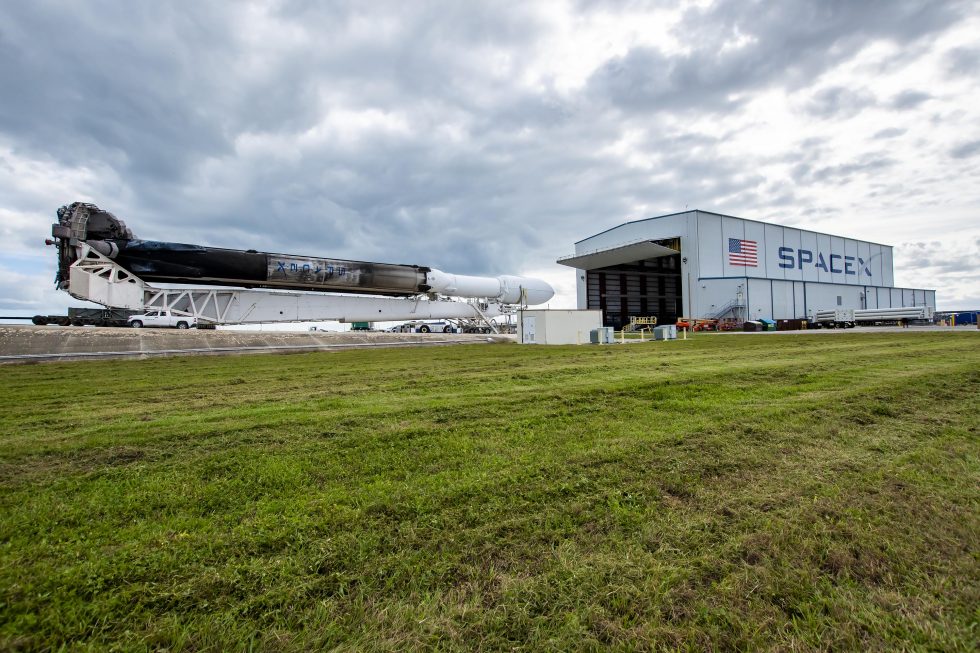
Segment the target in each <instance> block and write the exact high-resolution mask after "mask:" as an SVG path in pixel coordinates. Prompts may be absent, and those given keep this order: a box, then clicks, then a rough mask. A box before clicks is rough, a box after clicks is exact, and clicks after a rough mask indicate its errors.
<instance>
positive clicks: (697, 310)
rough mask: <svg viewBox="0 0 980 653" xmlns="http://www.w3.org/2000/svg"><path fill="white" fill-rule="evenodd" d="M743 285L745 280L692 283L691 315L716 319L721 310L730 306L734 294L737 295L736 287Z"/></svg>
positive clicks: (708, 280)
mask: <svg viewBox="0 0 980 653" xmlns="http://www.w3.org/2000/svg"><path fill="white" fill-rule="evenodd" d="M744 284H745V279H701V280H699V281H697V282H693V281H692V282H691V292H692V293H693V294H694V306H693V308H692V313H693V314H694V316H696V317H711V318H714V317H716V316H717V315H718V313H719V312H720V311H721V310H722V309H723V308H725V307H726V306H728V305H729V304H731V302H732V300H733V299H735V296H736V293H738V287H739V286H744ZM685 290H686V289H685ZM743 291H744V287H743Z"/></svg>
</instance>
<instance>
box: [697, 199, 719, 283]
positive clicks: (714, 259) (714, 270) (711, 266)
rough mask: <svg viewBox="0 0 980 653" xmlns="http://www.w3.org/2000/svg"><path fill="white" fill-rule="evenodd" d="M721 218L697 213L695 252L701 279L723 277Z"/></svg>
mask: <svg viewBox="0 0 980 653" xmlns="http://www.w3.org/2000/svg"><path fill="white" fill-rule="evenodd" d="M721 220H722V218H721V216H720V215H713V214H710V213H702V212H701V211H698V213H697V251H698V264H699V266H700V268H699V271H700V274H699V276H701V277H708V278H711V277H723V276H725V268H724V265H723V263H724V260H725V258H724V256H723V255H722V252H724V251H725V245H723V244H722V238H723V235H722V225H721Z"/></svg>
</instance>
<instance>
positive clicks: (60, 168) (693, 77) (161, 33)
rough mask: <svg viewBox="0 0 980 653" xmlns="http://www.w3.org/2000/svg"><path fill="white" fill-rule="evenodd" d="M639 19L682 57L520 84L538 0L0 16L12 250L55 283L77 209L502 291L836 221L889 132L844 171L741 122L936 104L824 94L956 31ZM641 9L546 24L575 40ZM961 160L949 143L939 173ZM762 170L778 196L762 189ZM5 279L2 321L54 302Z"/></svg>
mask: <svg viewBox="0 0 980 653" xmlns="http://www.w3.org/2000/svg"><path fill="white" fill-rule="evenodd" d="M645 6H646V7H647V8H649V9H650V10H664V9H668V10H669V9H672V8H676V9H677V10H678V12H679V13H678V14H677V20H676V23H675V24H673V27H671V28H670V31H671V34H672V35H673V36H674V37H675V38H676V39H677V40H678V42H680V43H683V44H684V46H685V47H683V48H680V49H675V50H671V49H669V48H661V47H659V46H658V45H656V44H651V43H632V44H629V45H628V47H625V48H618V49H616V48H613V50H611V51H610V54H608V55H606V56H604V57H603V58H600V59H599V60H597V61H596V62H595V64H594V66H593V67H592V69H591V70H588V71H586V73H585V74H583V75H582V81H581V84H579V85H574V84H572V85H570V86H568V85H566V86H562V85H560V84H558V83H556V82H555V80H554V78H553V76H550V75H549V74H544V75H541V74H539V71H537V69H536V68H535V66H536V65H537V64H535V61H536V57H537V56H539V55H540V53H541V50H542V48H544V47H545V45H544V44H546V43H548V42H549V39H551V38H553V37H554V36H555V34H556V33H558V27H557V25H558V24H559V23H560V22H561V21H556V20H555V17H554V16H553V15H551V14H549V12H548V11H547V10H546V8H545V7H544V6H543V5H542V6H537V5H534V4H532V3H517V2H514V3H452V2H422V3H396V2H388V3H355V2H330V3H309V2H299V1H289V2H278V3H226V4H223V3H213V4H212V3H193V4H180V5H171V4H168V3H152V2H111V1H109V2H101V3H88V2H46V1H39V2H8V3H3V5H0V83H2V84H3V88H5V89H11V90H13V92H6V93H5V94H4V99H3V101H2V102H0V170H2V171H3V172H4V173H5V174H4V175H0V197H2V198H4V199H3V200H2V201H0V210H4V209H6V210H7V211H8V212H9V213H10V215H12V216H13V215H16V216H19V217H18V220H20V222H17V223H16V224H17V227H16V229H13V230H12V232H13V233H12V234H11V236H10V237H11V241H10V242H12V243H14V245H11V246H16V248H17V251H18V252H20V253H22V254H23V255H24V256H26V257H27V260H33V261H36V262H37V264H38V265H49V262H48V258H51V257H50V256H48V253H47V252H45V251H43V248H42V247H40V246H39V245H38V243H39V241H40V239H42V238H43V237H44V235H45V231H46V230H47V224H48V222H49V220H50V218H51V217H52V216H53V211H54V210H55V209H56V208H57V207H58V206H59V205H61V204H64V203H66V202H70V201H73V200H77V199H86V200H88V201H94V202H95V203H97V204H99V205H100V206H103V207H104V208H106V209H108V210H111V211H114V212H115V213H117V214H118V215H120V216H121V217H123V218H124V219H126V220H127V222H128V223H129V224H130V225H131V226H132V227H133V228H134V230H136V232H137V233H138V234H139V235H141V236H144V237H147V238H159V239H164V240H171V241H186V242H199V243H202V244H209V245H215V246H227V247H243V248H248V247H254V248H257V249H266V250H274V251H286V252H297V253H310V254H326V255H332V256H343V257H350V258H358V259H362V260H379V261H392V262H406V263H418V264H425V265H433V266H438V267H440V268H442V269H447V270H452V271H454V272H460V273H470V274H500V273H510V272H519V271H521V270H525V269H540V268H544V267H546V266H548V265H549V264H551V263H552V262H553V261H554V259H555V258H556V257H557V256H559V255H562V254H566V253H568V251H570V248H571V244H572V242H573V241H575V240H577V239H579V238H581V237H584V236H586V235H589V234H590V233H593V232H595V231H598V230H600V229H603V228H606V227H608V226H611V225H612V224H616V223H618V222H621V221H622V220H624V219H625V218H627V217H628V216H632V217H639V215H638V213H639V214H640V215H643V214H654V213H657V212H661V211H662V212H667V211H672V210H677V209H680V208H683V207H684V206H685V205H690V206H691V207H692V208H694V207H699V208H705V209H716V210H722V211H724V212H727V213H736V214H742V215H745V217H759V218H765V217H767V216H768V215H770V214H776V215H779V216H781V219H783V220H784V221H785V222H787V223H791V222H799V221H804V222H805V219H806V218H807V216H832V215H835V214H837V213H839V212H840V211H842V210H844V209H842V208H841V207H836V206H835V207H828V206H826V205H825V204H823V203H822V202H821V201H820V200H819V198H818V196H817V195H818V191H819V192H825V194H826V195H831V194H833V192H834V187H835V185H837V184H841V183H846V182H848V181H850V180H855V179H866V178H870V177H873V176H874V175H886V174H894V173H895V171H896V170H897V169H901V168H902V165H903V160H902V159H901V157H900V156H899V155H898V154H895V153H892V152H889V151H882V150H881V148H880V147H878V146H881V145H883V144H885V143H886V142H887V143H892V142H896V141H901V140H902V139H905V138H908V136H907V134H906V130H907V129H908V127H907V125H906V124H905V123H896V124H888V125H884V124H883V125H879V126H878V127H876V128H875V129H874V130H872V131H870V132H869V133H868V137H867V139H868V143H867V144H866V145H865V146H863V147H862V148H859V149H856V150H855V151H852V152H847V153H836V154H835V153H834V152H833V151H832V150H831V148H830V146H829V145H826V144H824V145H820V144H816V141H814V142H813V146H812V147H811V146H810V145H807V142H806V141H804V142H802V143H801V142H796V143H786V147H785V151H783V152H781V153H778V154H771V155H767V157H766V158H760V159H751V160H750V159H747V158H746V156H744V155H741V154H740V153H739V152H737V151H732V149H731V147H730V145H729V144H730V143H732V142H734V141H735V140H737V139H738V138H739V130H740V129H743V128H745V127H746V126H747V125H751V120H752V116H751V115H746V114H745V113H744V107H746V106H748V104H749V103H750V102H751V101H752V100H753V99H754V98H756V97H758V96H760V94H764V93H772V92H778V93H784V94H787V95H791V94H795V95H794V97H798V98H799V100H798V101H795V103H794V106H796V107H798V108H799V112H800V113H801V114H808V115H809V116H810V117H811V118H813V119H819V120H823V121H826V122H828V123H829V125H828V128H827V129H828V130H830V131H833V129H834V127H833V125H832V123H834V122H835V121H837V122H843V121H846V120H852V119H859V118H860V116H861V115H862V114H863V113H864V112H865V111H867V110H870V109H875V110H887V109H893V110H894V111H895V112H896V113H903V114H905V113H907V114H909V118H908V119H909V120H914V119H919V117H918V113H917V112H918V111H921V110H924V108H925V107H930V106H931V105H932V104H933V103H932V102H928V101H927V100H929V98H930V97H932V95H931V94H932V93H933V91H932V89H930V90H929V93H927V92H926V91H920V90H918V89H917V88H916V87H914V85H910V86H909V87H908V88H907V89H906V90H905V91H903V92H897V93H893V94H889V95H887V96H885V97H882V98H876V97H875V95H874V94H873V93H872V92H871V91H869V90H867V89H865V88H860V87H854V86H848V85H846V84H841V83H837V82H834V81H833V80H830V81H827V80H823V79H821V76H822V75H828V74H830V73H831V72H832V71H833V70H835V67H837V66H838V65H840V64H842V63H846V62H848V61H851V60H852V59H853V58H854V57H856V56H858V54H859V53H860V52H861V51H862V49H863V48H865V47H866V46H867V45H868V44H869V43H873V42H880V43H887V44H892V45H894V46H895V47H897V48H899V49H902V50H907V51H909V52H913V51H914V52H919V51H920V50H922V51H923V52H925V51H927V50H928V48H929V47H932V45H931V44H933V43H936V42H939V41H940V40H941V37H942V35H943V34H944V33H946V32H947V31H949V30H951V29H953V28H955V27H956V26H957V25H958V24H960V23H961V22H962V21H963V20H966V19H967V18H969V17H970V16H971V6H970V5H969V4H968V3H957V2H950V3H934V2H927V1H921V2H918V1H904V0H903V1H888V2H885V1H873V0H869V1H867V2H860V3H855V2H807V1H802V0H795V1H787V2H780V3H762V2H746V1H744V0H738V1H735V0H721V1H719V2H715V3H711V4H709V5H707V6H705V7H693V8H685V6H676V7H675V5H674V4H673V3H669V2H655V3H649V4H648V5H645ZM643 7H644V5H642V4H640V5H638V4H637V3H612V4H609V3H593V2H578V3H571V4H569V5H567V6H566V7H564V9H563V11H565V12H566V14H567V15H568V16H570V17H571V18H572V19H573V22H574V21H579V22H581V23H586V24H587V23H589V22H590V21H591V20H593V18H595V17H596V16H598V15H599V14H600V13H601V14H603V15H607V14H609V13H612V14H615V13H617V12H636V11H640V10H643ZM610 41H614V39H613V37H610ZM937 47H938V46H937ZM942 52H943V56H944V57H945V58H944V59H942V61H943V62H944V63H943V66H944V67H945V68H944V69H945V70H947V71H948V72H949V74H950V75H959V74H961V73H962V72H963V71H965V70H969V69H971V66H972V67H973V68H975V67H976V60H977V59H976V52H975V50H970V49H965V48H963V47H957V48H947V49H946V50H943V51H942ZM910 56H911V55H910ZM529 80H531V81H529ZM878 100H880V102H879V101H878ZM888 103H890V104H888ZM879 105H887V106H879ZM954 118H955V117H954ZM896 120H898V118H896ZM944 120H947V121H949V120H951V119H950V118H949V117H948V116H946V117H944ZM703 121H709V122H711V123H717V124H726V122H728V121H730V123H731V128H730V129H726V130H725V131H724V133H718V132H710V130H706V129H705V128H704V127H703V126H698V123H699V122H703ZM875 137H877V139H878V140H877V146H876V144H875ZM964 139H965V140H964ZM624 142H629V143H631V145H630V147H632V148H633V149H634V150H635V151H636V152H638V153H639V155H642V157H646V159H647V161H645V162H643V163H636V162H634V161H633V160H632V159H631V155H630V154H629V153H624V151H623V147H624V146H623V145H622V143H624ZM974 150H975V148H974V147H973V140H972V139H969V137H968V135H961V136H960V137H959V139H958V140H956V141H955V142H954V143H953V144H951V145H946V146H944V149H943V156H945V157H947V158H948V157H949V156H950V155H951V156H953V157H959V158H960V159H964V160H965V159H968V158H969V157H971V156H972V154H973V152H974ZM777 164H778V165H782V166H785V167H786V168H787V172H786V173H785V175H784V177H782V178H777V177H774V176H772V173H770V172H767V171H766V169H765V168H766V166H768V165H777ZM845 208H846V207H845ZM0 215H3V214H0ZM11 219H13V218H11ZM23 221H27V222H23ZM28 225H29V227H30V229H28ZM31 230H36V232H31V233H28V231H31ZM883 238H885V237H883ZM31 257H33V258H31ZM50 264H51V265H52V274H53V262H50ZM32 275H33V276H31V277H30V278H31V279H34V278H35V277H38V276H43V275H41V274H40V273H38V272H37V271H32ZM5 283H7V282H5V281H2V280H0V304H2V303H3V300H4V298H10V299H11V301H13V298H14V297H15V296H16V297H17V300H16V301H17V302H19V304H23V303H24V302H28V303H29V302H30V301H31V300H30V297H35V298H36V297H42V296H43V299H35V300H34V301H36V302H48V301H52V300H50V299H49V298H50V296H49V295H46V294H44V295H42V294H40V293H34V294H30V293H27V294H25V293H24V292H21V291H18V292H16V293H15V292H14V290H13V289H12V288H11V287H10V286H9V285H8V286H7V287H6V288H4V287H3V284H5ZM25 298H27V299H25ZM11 301H7V302H6V303H7V305H10V304H11ZM66 301H67V300H66Z"/></svg>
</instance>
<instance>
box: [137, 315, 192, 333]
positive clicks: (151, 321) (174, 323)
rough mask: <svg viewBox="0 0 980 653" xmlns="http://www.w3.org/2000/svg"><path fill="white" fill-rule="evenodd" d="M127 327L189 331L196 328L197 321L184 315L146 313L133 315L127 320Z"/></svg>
mask: <svg viewBox="0 0 980 653" xmlns="http://www.w3.org/2000/svg"><path fill="white" fill-rule="evenodd" d="M127 321H128V322H129V326H131V327H133V328H134V329H140V328H142V327H145V326H146V327H173V328H177V329H189V328H191V327H193V326H197V320H196V319H194V318H193V317H188V316H186V315H174V314H173V313H171V312H170V311H147V312H146V313H142V314H140V315H133V316H132V317H130V318H129V319H128V320H127Z"/></svg>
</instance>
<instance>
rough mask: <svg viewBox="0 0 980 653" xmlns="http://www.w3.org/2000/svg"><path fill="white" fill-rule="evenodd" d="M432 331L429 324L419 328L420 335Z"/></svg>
mask: <svg viewBox="0 0 980 653" xmlns="http://www.w3.org/2000/svg"><path fill="white" fill-rule="evenodd" d="M430 331H432V329H430V328H429V325H428V324H423V325H422V326H420V327H419V333H429V332H430Z"/></svg>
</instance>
